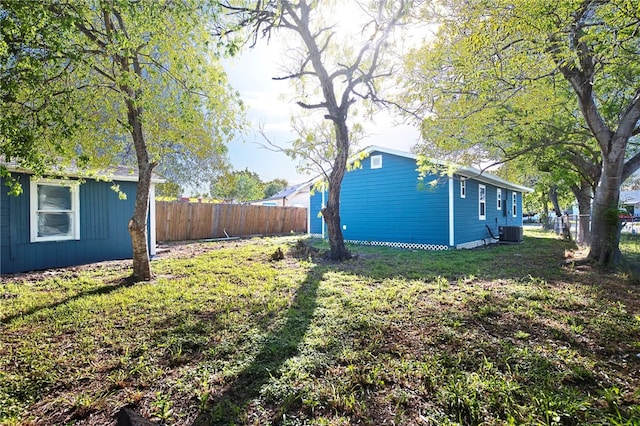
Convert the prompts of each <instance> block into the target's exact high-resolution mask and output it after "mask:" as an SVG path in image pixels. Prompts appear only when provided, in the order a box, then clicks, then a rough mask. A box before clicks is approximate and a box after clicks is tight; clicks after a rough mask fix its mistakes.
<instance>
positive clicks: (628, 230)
mask: <svg viewBox="0 0 640 426" xmlns="http://www.w3.org/2000/svg"><path fill="white" fill-rule="evenodd" d="M542 225H543V226H544V227H545V228H546V229H550V230H553V231H554V232H555V233H556V234H558V235H563V236H564V237H565V238H567V239H568V238H569V237H570V238H571V240H573V241H575V242H576V243H578V244H585V243H586V241H585V235H584V233H585V232H586V231H588V230H590V229H591V217H590V216H589V215H577V214H576V215H565V216H561V217H552V218H549V219H548V220H547V223H546V224H545V223H543V224H542ZM621 232H622V233H623V234H630V236H631V237H632V238H639V237H640V221H625V222H623V223H622V231H621Z"/></svg>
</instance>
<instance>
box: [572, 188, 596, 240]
mask: <svg viewBox="0 0 640 426" xmlns="http://www.w3.org/2000/svg"><path fill="white" fill-rule="evenodd" d="M591 188H592V187H591V184H590V183H589V182H587V181H586V180H585V179H580V186H572V187H571V191H572V192H573V195H575V197H576V200H578V214H579V216H578V235H577V237H576V242H577V243H578V244H580V245H583V246H588V245H590V244H591V200H592V196H591V192H592V190H591Z"/></svg>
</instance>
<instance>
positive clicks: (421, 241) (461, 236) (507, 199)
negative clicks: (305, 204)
mask: <svg viewBox="0 0 640 426" xmlns="http://www.w3.org/2000/svg"><path fill="white" fill-rule="evenodd" d="M362 157H364V160H361V163H360V167H355V168H353V169H352V170H351V171H348V172H347V173H346V174H345V177H344V180H343V183H342V189H341V195H340V218H341V224H342V232H343V234H344V237H345V240H346V241H347V242H350V243H356V244H369V245H386V246H392V247H403V248H417V249H429V250H448V249H452V248H456V249H458V248H473V247H477V246H480V245H485V244H488V243H491V242H496V241H498V240H499V239H500V240H505V241H520V240H522V194H523V193H524V192H532V191H533V190H532V189H530V188H527V187H524V186H521V185H517V184H514V183H511V182H508V181H506V180H503V179H500V178H498V177H496V176H493V175H491V174H488V173H485V172H481V171H480V170H478V169H475V168H472V167H453V168H452V169H451V170H452V173H450V175H449V176H440V175H429V176H425V177H423V178H422V179H420V174H419V172H418V171H417V167H418V166H417V163H416V161H417V156H416V155H415V154H411V153H408V152H401V151H396V150H392V149H388V148H382V147H377V146H371V147H368V148H366V149H364V150H363V151H362V152H361V153H360V154H359V155H358V156H357V158H362ZM326 197H327V194H326V192H324V191H323V190H318V191H315V192H314V193H313V195H312V196H311V201H310V206H311V207H310V215H309V216H310V224H309V230H310V234H312V235H315V236H325V235H326V227H325V224H324V220H323V218H322V217H321V215H320V214H319V213H320V210H321V208H322V206H323V205H324V202H325V200H326V199H327V198H326Z"/></svg>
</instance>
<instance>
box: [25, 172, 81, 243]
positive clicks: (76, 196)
mask: <svg viewBox="0 0 640 426" xmlns="http://www.w3.org/2000/svg"><path fill="white" fill-rule="evenodd" d="M40 185H47V186H56V185H59V186H63V187H66V188H69V189H70V192H71V209H69V210H44V211H40V210H38V186H40ZM29 192H30V197H29V198H30V200H29V201H30V203H29V210H30V213H31V216H30V217H31V223H30V230H31V242H32V243H35V242H42V241H66V240H79V239H80V183H79V182H78V181H76V180H63V179H38V178H31V179H30V184H29ZM47 211H48V212H55V213H70V214H71V225H70V226H71V230H70V232H69V233H68V234H67V235H52V236H47V237H39V236H38V215H39V214H40V213H44V212H47Z"/></svg>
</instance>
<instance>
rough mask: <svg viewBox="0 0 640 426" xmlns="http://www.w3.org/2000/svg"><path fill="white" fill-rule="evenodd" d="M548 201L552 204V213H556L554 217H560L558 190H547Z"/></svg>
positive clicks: (553, 188)
mask: <svg viewBox="0 0 640 426" xmlns="http://www.w3.org/2000/svg"><path fill="white" fill-rule="evenodd" d="M549 200H551V204H553V211H554V212H555V213H556V217H560V216H562V210H560V203H558V188H557V187H555V186H552V187H551V188H549Z"/></svg>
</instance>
